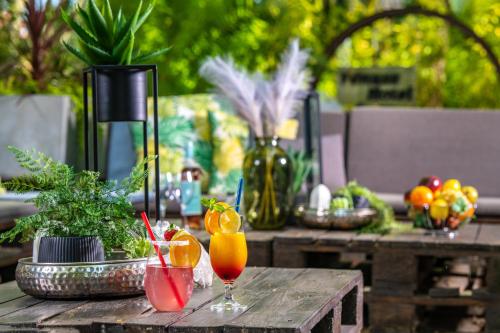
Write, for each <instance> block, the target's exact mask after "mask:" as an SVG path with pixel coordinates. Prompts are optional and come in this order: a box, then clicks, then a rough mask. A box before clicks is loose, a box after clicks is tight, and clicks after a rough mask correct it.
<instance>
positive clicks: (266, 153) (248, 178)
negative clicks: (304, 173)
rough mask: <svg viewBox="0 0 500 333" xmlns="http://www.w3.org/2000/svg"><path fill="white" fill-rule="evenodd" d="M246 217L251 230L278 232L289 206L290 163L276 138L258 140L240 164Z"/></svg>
mask: <svg viewBox="0 0 500 333" xmlns="http://www.w3.org/2000/svg"><path fill="white" fill-rule="evenodd" d="M243 178H244V180H245V187H244V193H243V195H244V196H243V199H244V206H245V216H246V219H247V221H248V223H249V224H250V225H251V226H252V228H254V229H259V230H270V229H279V228H281V227H283V226H284V225H285V222H286V219H287V217H288V214H289V212H290V208H291V206H292V200H293V194H292V180H293V172H292V162H291V160H290V158H289V157H288V155H287V153H286V152H285V151H284V150H283V149H282V148H281V147H280V146H279V139H278V138H277V137H270V138H257V139H256V142H255V147H254V148H252V149H250V150H249V151H248V152H247V153H246V155H245V160H244V162H243Z"/></svg>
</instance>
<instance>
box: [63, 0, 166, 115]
mask: <svg viewBox="0 0 500 333" xmlns="http://www.w3.org/2000/svg"><path fill="white" fill-rule="evenodd" d="M142 7H143V2H142V0H141V1H139V5H138V6H137V8H136V10H135V12H134V14H133V15H132V16H131V17H129V18H126V17H125V16H124V15H123V13H122V11H121V9H120V10H119V11H118V13H113V10H112V9H111V6H110V3H109V0H106V1H105V2H104V6H103V10H102V11H100V10H99V8H98V7H97V5H96V3H95V0H89V1H88V2H87V7H86V9H84V8H81V7H80V6H77V8H76V14H77V15H76V17H78V18H79V21H80V23H79V22H78V21H77V19H76V18H74V17H72V16H71V15H70V14H69V13H67V12H64V11H63V13H62V18H63V19H64V21H65V22H66V23H67V24H68V25H69V26H70V27H71V28H72V29H73V31H74V33H75V34H76V36H77V37H78V40H79V45H80V47H79V48H77V47H74V46H72V45H71V44H69V43H67V42H63V43H64V45H65V46H66V48H67V49H68V50H69V51H70V52H71V53H72V54H73V55H75V56H76V57H78V58H79V59H80V60H82V61H83V62H84V63H86V64H87V65H89V66H95V65H107V66H106V68H101V69H99V70H97V72H96V77H95V78H94V82H95V83H97V87H98V89H97V91H95V92H94V93H95V96H94V98H95V99H96V101H95V102H96V103H97V105H96V109H97V110H99V112H98V114H97V117H98V121H99V122H111V121H145V120H146V118H147V114H146V113H147V112H146V104H147V100H146V99H147V94H148V92H147V72H146V71H145V70H141V69H137V68H135V67H134V66H130V67H129V65H131V64H139V63H143V62H145V61H147V60H150V59H152V58H153V57H156V56H158V55H160V54H162V53H164V52H166V51H168V48H163V49H160V50H157V51H155V52H152V53H148V54H144V55H142V54H141V51H140V50H138V49H136V48H135V33H136V32H137V30H138V29H139V28H140V27H141V26H142V25H143V24H144V22H145V21H146V19H147V18H148V16H149V15H150V14H151V12H152V11H153V8H154V6H153V4H152V3H150V4H149V5H148V7H147V8H146V10H144V11H142Z"/></svg>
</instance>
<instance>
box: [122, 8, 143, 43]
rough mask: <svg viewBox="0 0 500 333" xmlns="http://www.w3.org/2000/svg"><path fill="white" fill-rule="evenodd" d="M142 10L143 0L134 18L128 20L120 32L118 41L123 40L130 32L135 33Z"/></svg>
mask: <svg viewBox="0 0 500 333" xmlns="http://www.w3.org/2000/svg"><path fill="white" fill-rule="evenodd" d="M141 8H142V0H141V1H140V2H139V6H137V9H136V10H135V13H134V16H132V17H131V18H130V19H128V20H127V21H126V23H125V25H124V26H123V27H122V28H121V29H120V30H119V31H118V36H116V40H122V38H123V37H125V35H126V34H127V33H128V31H129V30H132V32H133V31H134V26H135V25H136V24H137V19H138V18H139V14H140V13H141Z"/></svg>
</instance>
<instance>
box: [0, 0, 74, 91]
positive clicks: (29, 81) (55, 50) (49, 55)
mask: <svg viewBox="0 0 500 333" xmlns="http://www.w3.org/2000/svg"><path fill="white" fill-rule="evenodd" d="M70 4H71V1H70V0H44V1H41V0H25V1H19V0H13V1H12V2H11V3H10V5H9V6H8V7H6V6H0V10H2V11H1V14H2V15H1V16H0V17H2V19H1V20H0V24H1V25H3V26H4V27H5V28H4V29H2V34H1V35H0V38H2V39H3V38H6V39H7V40H8V41H9V43H8V44H7V47H3V48H0V50H1V51H0V57H3V59H2V63H1V64H2V65H1V66H3V67H4V70H3V71H1V72H0V75H1V76H2V77H3V78H6V80H5V81H4V85H3V88H4V89H12V90H18V92H22V93H35V92H48V91H57V90H59V89H61V90H66V88H71V87H65V84H61V83H58V81H63V83H64V82H66V83H67V82H69V80H68V81H66V79H68V76H73V75H70V74H74V73H75V72H74V70H73V69H72V66H71V63H70V62H69V60H68V57H66V56H65V52H64V51H63V48H62V47H61V45H60V38H61V37H62V35H63V34H64V33H65V32H67V31H69V29H68V28H67V27H66V25H65V24H64V23H63V22H62V20H61V18H60V11H61V9H62V8H65V7H68V6H69V5H70ZM71 79H74V77H71ZM49 84H50V86H49ZM70 85H72V84H70ZM58 88H59V89H58ZM69 90H71V89H69Z"/></svg>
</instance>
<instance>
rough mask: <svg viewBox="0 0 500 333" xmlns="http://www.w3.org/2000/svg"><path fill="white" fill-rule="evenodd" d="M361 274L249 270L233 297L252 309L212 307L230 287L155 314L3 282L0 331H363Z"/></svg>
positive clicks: (123, 302)
mask: <svg viewBox="0 0 500 333" xmlns="http://www.w3.org/2000/svg"><path fill="white" fill-rule="evenodd" d="M362 290H363V280H362V275H361V272H359V271H349V270H330V269H304V268H301V269H286V268H247V269H246V270H245V271H244V272H243V274H242V276H240V278H239V279H238V280H237V281H236V287H235V289H234V296H235V298H237V299H238V300H239V301H240V302H241V303H244V304H246V305H248V306H249V307H248V309H247V310H246V311H245V312H237V313H234V312H223V313H215V312H212V311H210V305H211V304H213V303H216V302H219V301H220V300H221V299H222V295H223V285H222V283H221V282H220V280H218V279H216V280H215V282H214V285H213V286H212V287H210V288H205V289H195V291H194V293H193V296H192V298H191V300H190V302H189V303H188V305H187V307H186V308H185V309H184V310H183V311H181V312H163V313H160V312H156V311H154V309H152V307H151V305H150V304H149V302H148V301H147V299H146V298H145V297H144V296H142V297H133V298H126V299H111V300H99V301H97V300H95V301H88V300H76V301H51V300H41V299H36V298H33V297H31V296H27V295H24V294H23V293H22V292H21V291H20V290H19V289H18V288H17V285H16V284H15V282H9V283H6V284H3V285H0V332H3V331H4V332H23V331H26V330H29V331H30V332H72V331H75V332H105V331H106V332H343V333H345V332H360V331H361V327H362V311H363V307H362V303H363V292H362Z"/></svg>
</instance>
